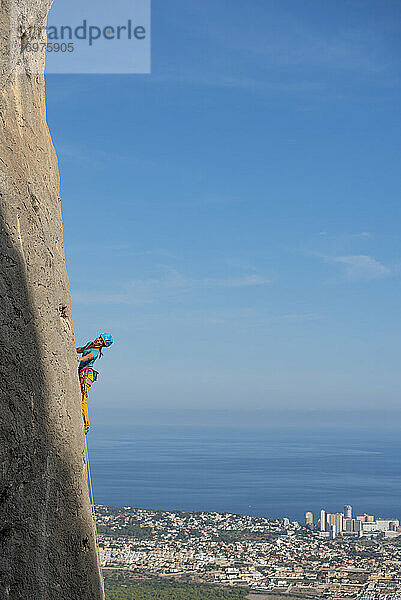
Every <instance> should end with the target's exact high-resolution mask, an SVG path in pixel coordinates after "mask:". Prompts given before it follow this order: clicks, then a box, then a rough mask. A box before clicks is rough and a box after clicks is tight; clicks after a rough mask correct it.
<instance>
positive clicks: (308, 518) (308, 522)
mask: <svg viewBox="0 0 401 600" xmlns="http://www.w3.org/2000/svg"><path fill="white" fill-rule="evenodd" d="M305 525H309V526H310V527H312V525H313V513H311V512H309V511H308V512H306V513H305Z"/></svg>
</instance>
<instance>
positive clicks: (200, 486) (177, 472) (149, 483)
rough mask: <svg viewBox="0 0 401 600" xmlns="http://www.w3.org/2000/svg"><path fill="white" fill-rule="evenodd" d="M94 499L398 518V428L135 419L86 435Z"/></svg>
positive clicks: (257, 512)
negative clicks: (348, 511) (349, 511)
mask: <svg viewBox="0 0 401 600" xmlns="http://www.w3.org/2000/svg"><path fill="white" fill-rule="evenodd" d="M88 446H89V455H90V464H91V472H92V478H93V485H94V496H95V502H96V503H98V504H107V505H114V506H131V507H137V508H148V509H162V510H180V511H209V512H213V511H218V512H230V513H239V514H247V515H252V516H267V517H270V518H284V517H288V518H289V519H290V520H296V521H301V520H303V519H304V514H305V512H306V511H312V512H313V513H314V515H315V519H317V517H318V515H319V513H320V510H321V509H322V508H324V509H325V510H327V511H329V512H343V510H344V505H345V504H350V505H351V506H353V508H354V513H355V514H363V513H367V514H372V515H375V516H376V517H377V516H380V517H389V518H398V519H400V520H401V441H400V434H399V431H398V430H392V429H385V430H377V429H376V428H370V429H355V430H353V429H349V428H347V429H343V428H330V429H324V428H320V427H318V428H316V427H313V428H308V427H302V428H296V427H291V428H286V427H273V428H268V427H266V428H255V427H240V426H238V427H230V428H225V427H220V426H216V427H214V426H200V427H196V426H191V427H185V428H183V427H177V428H174V427H172V426H167V427H166V426H157V427H156V426H155V427H153V426H151V425H148V426H140V427H131V428H128V429H124V430H123V431H115V430H114V431H109V432H108V431H107V429H103V430H102V431H98V432H96V434H95V435H93V434H92V433H90V434H89V436H88Z"/></svg>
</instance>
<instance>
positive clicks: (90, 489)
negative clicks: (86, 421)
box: [85, 435, 106, 600]
mask: <svg viewBox="0 0 401 600" xmlns="http://www.w3.org/2000/svg"><path fill="white" fill-rule="evenodd" d="M85 452H86V468H87V471H88V482H89V497H90V502H91V507H92V517H93V523H94V525H95V539H96V551H97V557H98V561H99V570H100V578H101V580H102V588H103V596H104V598H105V600H106V592H105V590H104V578H103V571H102V563H101V561H100V548H99V536H98V533H97V525H96V513H95V502H94V499H93V486H92V476H91V468H90V463H89V452H88V445H87V443H86V435H85Z"/></svg>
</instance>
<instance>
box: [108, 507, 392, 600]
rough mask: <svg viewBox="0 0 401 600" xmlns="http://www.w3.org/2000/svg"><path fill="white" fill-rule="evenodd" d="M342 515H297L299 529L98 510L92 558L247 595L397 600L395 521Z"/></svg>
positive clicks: (240, 519) (268, 522) (281, 522)
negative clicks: (245, 591)
mask: <svg viewBox="0 0 401 600" xmlns="http://www.w3.org/2000/svg"><path fill="white" fill-rule="evenodd" d="M350 509H351V507H347V506H346V507H345V514H344V513H335V514H334V515H333V513H327V512H326V511H323V510H322V511H321V513H320V515H319V519H318V520H317V521H316V522H314V518H313V514H312V513H310V512H307V513H306V515H305V522H302V523H300V522H296V521H290V520H289V519H287V518H283V519H276V520H274V519H269V518H263V517H251V516H245V515H237V514H231V513H216V512H212V513H209V512H197V513H184V512H178V511H177V512H175V511H174V512H166V511H156V510H145V509H137V508H130V507H125V508H119V507H108V506H100V505H98V506H96V517H97V523H98V530H99V546H100V556H101V562H102V565H103V568H104V570H105V571H106V572H107V571H108V570H122V571H125V572H129V573H131V574H135V575H137V576H138V577H159V578H160V577H164V578H170V579H171V578H173V579H176V580H179V581H184V582H185V581H186V582H196V583H200V584H201V583H204V584H214V585H218V586H228V587H230V588H232V587H235V586H238V587H243V588H247V589H249V591H250V593H251V596H250V597H252V598H257V597H260V598H264V597H266V598H268V597H269V596H272V597H273V596H275V597H276V598H277V597H278V596H281V595H282V596H286V597H291V596H294V597H298V598H300V597H304V598H350V599H351V598H355V599H358V600H401V537H399V536H400V535H401V530H400V527H399V522H398V520H397V519H380V518H375V517H374V516H372V515H366V514H364V515H357V516H356V517H355V518H353V517H352V515H350V514H348V515H347V511H348V513H349V511H350ZM351 510H352V509H351ZM323 513H324V514H323ZM350 519H351V524H350V523H349V522H348V523H347V521H349V520H350ZM364 523H366V524H369V525H362V524H364ZM356 524H358V525H356Z"/></svg>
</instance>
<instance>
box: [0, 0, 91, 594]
mask: <svg viewBox="0 0 401 600" xmlns="http://www.w3.org/2000/svg"><path fill="white" fill-rule="evenodd" d="M50 5H51V0H0V46H1V49H0V59H1V62H0V67H1V80H0V599H1V600H7V599H11V600H17V599H18V600H81V599H82V600H102V599H103V592H102V586H101V578H100V573H99V566H98V561H97V554H96V545H95V537H94V528H93V522H92V517H91V510H90V503H89V497H88V488H87V482H86V465H85V453H84V435H83V427H82V417H81V399H80V390H79V384H78V377H77V363H76V358H75V356H76V355H75V348H74V347H75V341H74V336H73V330H72V320H71V308H70V292H69V285H68V279H67V273H66V268H65V261H64V248H63V239H62V221H61V210H60V197H59V179H58V165H57V158H56V155H55V152H54V149H53V145H52V142H51V138H50V135H49V131H48V128H47V124H46V112H45V101H44V77H43V54H42V53H40V52H39V53H32V52H31V53H26V52H24V51H23V47H24V44H26V41H27V35H26V33H24V32H25V31H26V29H27V28H29V27H30V26H31V25H34V24H35V25H40V26H42V27H43V26H44V25H45V22H46V17H47V12H48V10H49V8H50ZM10 24H11V26H10ZM16 24H17V25H18V28H19V27H20V26H21V28H20V29H18V32H17V30H16V28H15V25H16ZM21 49H22V51H21Z"/></svg>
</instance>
